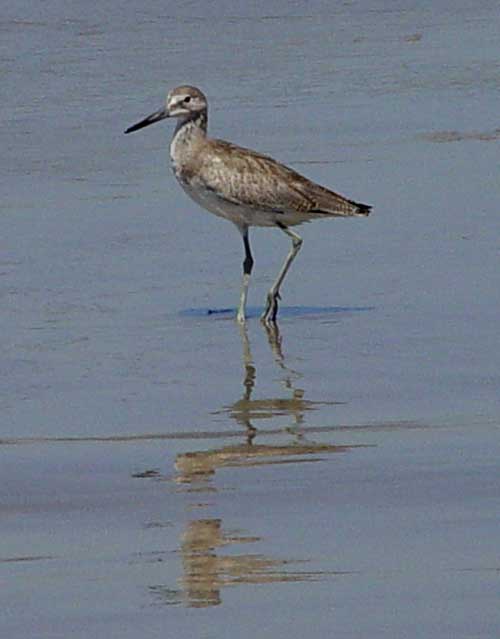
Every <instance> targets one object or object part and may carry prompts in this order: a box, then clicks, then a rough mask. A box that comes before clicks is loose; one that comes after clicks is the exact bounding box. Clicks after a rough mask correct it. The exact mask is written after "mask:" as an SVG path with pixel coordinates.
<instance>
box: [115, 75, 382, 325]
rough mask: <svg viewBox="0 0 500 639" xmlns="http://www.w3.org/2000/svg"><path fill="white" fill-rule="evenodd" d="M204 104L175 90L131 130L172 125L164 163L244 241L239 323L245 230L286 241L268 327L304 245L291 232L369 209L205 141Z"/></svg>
mask: <svg viewBox="0 0 500 639" xmlns="http://www.w3.org/2000/svg"><path fill="white" fill-rule="evenodd" d="M207 110H208V105H207V99H206V97H205V96H204V95H203V93H202V92H201V91H200V90H199V89H197V88H196V87H192V86H180V87H177V88H176V89H173V90H172V91H170V93H169V94H168V95H167V100H166V103H165V106H164V107H163V108H162V109H160V110H159V111H156V112H155V113H152V114H151V115H150V116H148V117H147V118H145V119H144V120H141V121H140V122H138V123H137V124H134V125H133V126H131V127H129V128H128V129H127V130H126V131H125V133H132V131H137V130H138V129H142V128H143V127H145V126H149V125H150V124H153V123H154V122H159V121H160V120H163V119H164V118H171V117H173V118H177V119H178V121H177V126H176V128H175V133H174V136H173V138H172V142H171V143H170V158H171V160H172V166H173V170H174V173H175V177H176V178H177V180H178V181H179V183H180V185H181V186H182V188H183V189H184V190H185V191H186V193H187V194H188V195H189V196H190V197H191V198H192V199H193V200H194V201H195V202H196V203H197V204H199V205H200V206H201V207H203V208H204V209H207V211H210V212H211V213H214V214H215V215H218V216H220V217H224V218H226V219H227V220H230V221H231V222H233V223H234V224H235V225H236V226H237V227H238V229H239V231H240V233H241V235H242V237H243V245H244V248H245V260H244V262H243V282H242V287H241V294H240V303H239V306H238V313H237V319H238V321H239V322H241V323H242V322H244V321H245V307H246V301H247V294H248V285H249V283H250V274H251V272H252V267H253V264H254V261H253V257H252V252H251V250H250V241H249V236H248V229H249V227H251V226H271V227H277V228H279V229H281V230H282V231H283V232H284V233H286V234H287V235H288V236H289V237H290V238H291V239H292V248H291V250H290V252H289V253H288V255H287V257H286V259H285V261H284V263H283V266H282V267H281V269H280V272H279V273H278V276H277V278H276V280H275V282H274V284H273V285H272V286H271V289H270V290H269V293H268V294H267V301H266V306H265V309H264V312H263V314H262V317H261V320H262V321H263V322H264V323H265V324H273V323H274V322H275V321H276V314H277V312H278V300H279V299H280V288H281V285H282V284H283V280H284V279H285V276H286V274H287V273H288V270H289V268H290V266H291V264H292V262H293V260H294V259H295V257H296V255H297V253H298V252H299V250H300V247H301V245H302V238H301V237H300V236H299V235H297V233H295V232H294V231H292V230H291V228H290V227H291V226H296V225H297V224H302V223H303V222H310V221H311V220H313V219H315V218H325V217H353V216H366V215H368V214H369V213H370V208H371V207H370V206H367V205H366V204H360V203H359V202H354V201H353V200H348V199H347V198H345V197H342V196H341V195H339V194H338V193H334V192H333V191H330V190H329V189H326V188H325V187H323V186H320V185H319V184H315V183H314V182H312V181H311V180H308V179H307V178H305V177H303V176H302V175H300V174H299V173H297V172H296V171H294V170H292V169H290V168H288V167H287V166H284V165H283V164H280V163H279V162H276V160H273V159H272V158H270V157H268V156H267V155H261V154H260V153H256V152H255V151H251V150H249V149H244V148H242V147H240V146H236V145H235V144H231V143H229V142H224V141H223V140H216V139H213V138H210V137H208V135H207Z"/></svg>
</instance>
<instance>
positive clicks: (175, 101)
mask: <svg viewBox="0 0 500 639" xmlns="http://www.w3.org/2000/svg"><path fill="white" fill-rule="evenodd" d="M206 111H207V99H206V97H205V96H204V94H203V93H202V92H201V91H200V90H199V89H197V88H196V87H192V86H188V85H185V86H180V87H177V88H175V89H172V91H170V92H169V94H168V95H167V99H166V102H165V106H164V107H163V108H161V109H160V110H159V111H155V112H154V113H152V114H151V115H148V117H147V118H144V120H141V121H140V122H137V124H133V125H132V126H130V127H129V128H128V129H127V130H126V131H125V133H132V132H133V131H137V130H138V129H142V128H144V127H145V126H149V125H150V124H154V123H155V122H159V121H160V120H164V119H165V118H181V119H186V118H190V117H192V116H193V115H196V114H197V113H206Z"/></svg>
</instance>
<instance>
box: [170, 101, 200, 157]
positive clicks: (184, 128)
mask: <svg viewBox="0 0 500 639" xmlns="http://www.w3.org/2000/svg"><path fill="white" fill-rule="evenodd" d="M206 137H207V112H206V111H201V112H199V113H193V114H191V115H188V116H186V117H185V118H183V119H182V120H179V121H178V123H177V126H176V127H175V132H174V136H173V138H172V142H171V143H170V157H171V159H172V163H173V164H174V167H175V166H178V165H180V164H183V163H184V162H185V161H186V160H187V159H188V158H189V156H190V155H191V154H192V153H193V152H195V149H196V146H197V144H199V143H200V142H203V141H204V140H205V138H206Z"/></svg>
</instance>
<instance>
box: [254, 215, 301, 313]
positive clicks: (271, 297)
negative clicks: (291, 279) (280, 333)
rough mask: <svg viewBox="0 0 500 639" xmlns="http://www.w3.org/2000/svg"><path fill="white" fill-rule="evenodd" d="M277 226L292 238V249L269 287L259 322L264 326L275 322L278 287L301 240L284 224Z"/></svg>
mask: <svg viewBox="0 0 500 639" xmlns="http://www.w3.org/2000/svg"><path fill="white" fill-rule="evenodd" d="M277 226H278V227H279V228H280V229H281V230H282V231H283V232H284V233H286V234H287V235H288V236H289V237H291V238H292V248H291V249H290V252H289V253H288V255H287V256H286V259H285V261H284V263H283V266H282V267H281V270H280V272H279V273H278V277H277V278H276V281H275V282H274V284H273V285H272V286H271V288H270V290H269V293H268V294H267V302H266V308H265V309H264V312H263V313H262V315H261V317H260V319H261V321H262V322H264V324H269V323H274V322H276V315H277V313H278V300H279V299H281V298H280V287H281V285H282V284H283V280H284V279H285V277H286V274H287V273H288V269H289V268H290V266H291V264H292V262H293V260H294V259H295V257H296V255H297V253H298V252H299V251H300V247H301V246H302V238H301V237H300V235H297V233H294V232H293V231H291V230H290V229H289V228H288V227H287V226H285V225H284V224H280V223H278V224H277Z"/></svg>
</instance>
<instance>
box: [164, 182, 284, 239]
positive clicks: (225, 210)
mask: <svg viewBox="0 0 500 639" xmlns="http://www.w3.org/2000/svg"><path fill="white" fill-rule="evenodd" d="M176 177H177V175H176ZM177 181H178V182H179V184H180V185H181V186H182V188H183V189H184V191H185V192H186V193H187V194H188V195H189V197H190V198H191V199H192V200H194V201H195V202H196V203H197V204H199V205H200V206H201V207H202V208H203V209H205V210H206V211H210V213H213V214H214V215H218V216H219V217H223V218H225V219H226V220H230V221H231V222H233V223H234V224H236V225H237V226H239V227H242V226H243V227H244V226H275V225H276V224H277V222H284V219H283V218H284V216H283V214H282V213H272V212H269V211H259V210H256V209H254V208H251V207H247V206H245V205H244V204H241V205H239V204H235V203H234V202H229V201H228V200H225V199H224V198H222V197H220V196H219V195H217V194H216V193H215V192H214V191H210V190H207V189H205V188H204V187H203V186H198V185H196V182H195V180H192V181H191V183H189V184H188V183H187V182H185V181H184V180H182V179H181V178H179V177H177Z"/></svg>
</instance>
